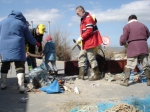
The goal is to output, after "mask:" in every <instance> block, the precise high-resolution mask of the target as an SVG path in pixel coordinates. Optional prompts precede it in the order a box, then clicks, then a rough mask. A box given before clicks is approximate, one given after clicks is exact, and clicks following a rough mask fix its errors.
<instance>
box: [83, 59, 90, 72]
mask: <svg viewBox="0 0 150 112" xmlns="http://www.w3.org/2000/svg"><path fill="white" fill-rule="evenodd" d="M88 68H89V61H88V58H86V60H85V70H84V74H85V75H87V73H88Z"/></svg>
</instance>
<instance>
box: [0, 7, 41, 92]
mask: <svg viewBox="0 0 150 112" xmlns="http://www.w3.org/2000/svg"><path fill="white" fill-rule="evenodd" d="M25 39H26V40H27V41H28V42H30V43H31V44H33V45H34V46H35V45H36V44H37V45H38V46H40V44H39V43H38V42H37V41H36V40H35V39H34V37H33V36H32V35H31V33H30V32H29V29H28V27H27V25H26V19H25V17H24V16H23V14H22V13H21V12H20V11H15V10H13V11H12V12H11V13H10V14H9V15H8V17H7V18H6V19H4V20H2V21H1V22H0V54H1V56H2V66H1V89H5V88H6V79H7V74H8V70H9V69H10V63H11V62H14V64H15V67H16V73H17V78H18V85H19V90H20V92H21V93H23V92H24V71H25V61H26V55H25V53H26V52H25Z"/></svg>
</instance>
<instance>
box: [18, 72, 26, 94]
mask: <svg viewBox="0 0 150 112" xmlns="http://www.w3.org/2000/svg"><path fill="white" fill-rule="evenodd" d="M17 78H18V85H19V91H20V93H24V91H25V88H24V73H18V74H17Z"/></svg>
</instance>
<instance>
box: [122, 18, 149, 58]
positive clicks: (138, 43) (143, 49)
mask: <svg viewBox="0 0 150 112" xmlns="http://www.w3.org/2000/svg"><path fill="white" fill-rule="evenodd" d="M123 29H124V32H123V35H122V36H121V39H120V44H121V45H122V44H125V43H126V41H127V42H128V47H127V57H134V56H138V55H141V54H148V45H147V39H148V38H149V30H148V28H147V27H146V26H145V25H144V24H143V23H140V22H138V21H137V20H135V19H132V20H130V21H129V22H128V24H127V25H126V26H125V27H124V28H123Z"/></svg>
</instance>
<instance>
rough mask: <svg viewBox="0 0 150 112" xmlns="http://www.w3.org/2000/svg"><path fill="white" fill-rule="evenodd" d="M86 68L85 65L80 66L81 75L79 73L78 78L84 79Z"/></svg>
mask: <svg viewBox="0 0 150 112" xmlns="http://www.w3.org/2000/svg"><path fill="white" fill-rule="evenodd" d="M84 69H85V67H84V66H82V67H80V68H79V75H78V79H82V80H84Z"/></svg>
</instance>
